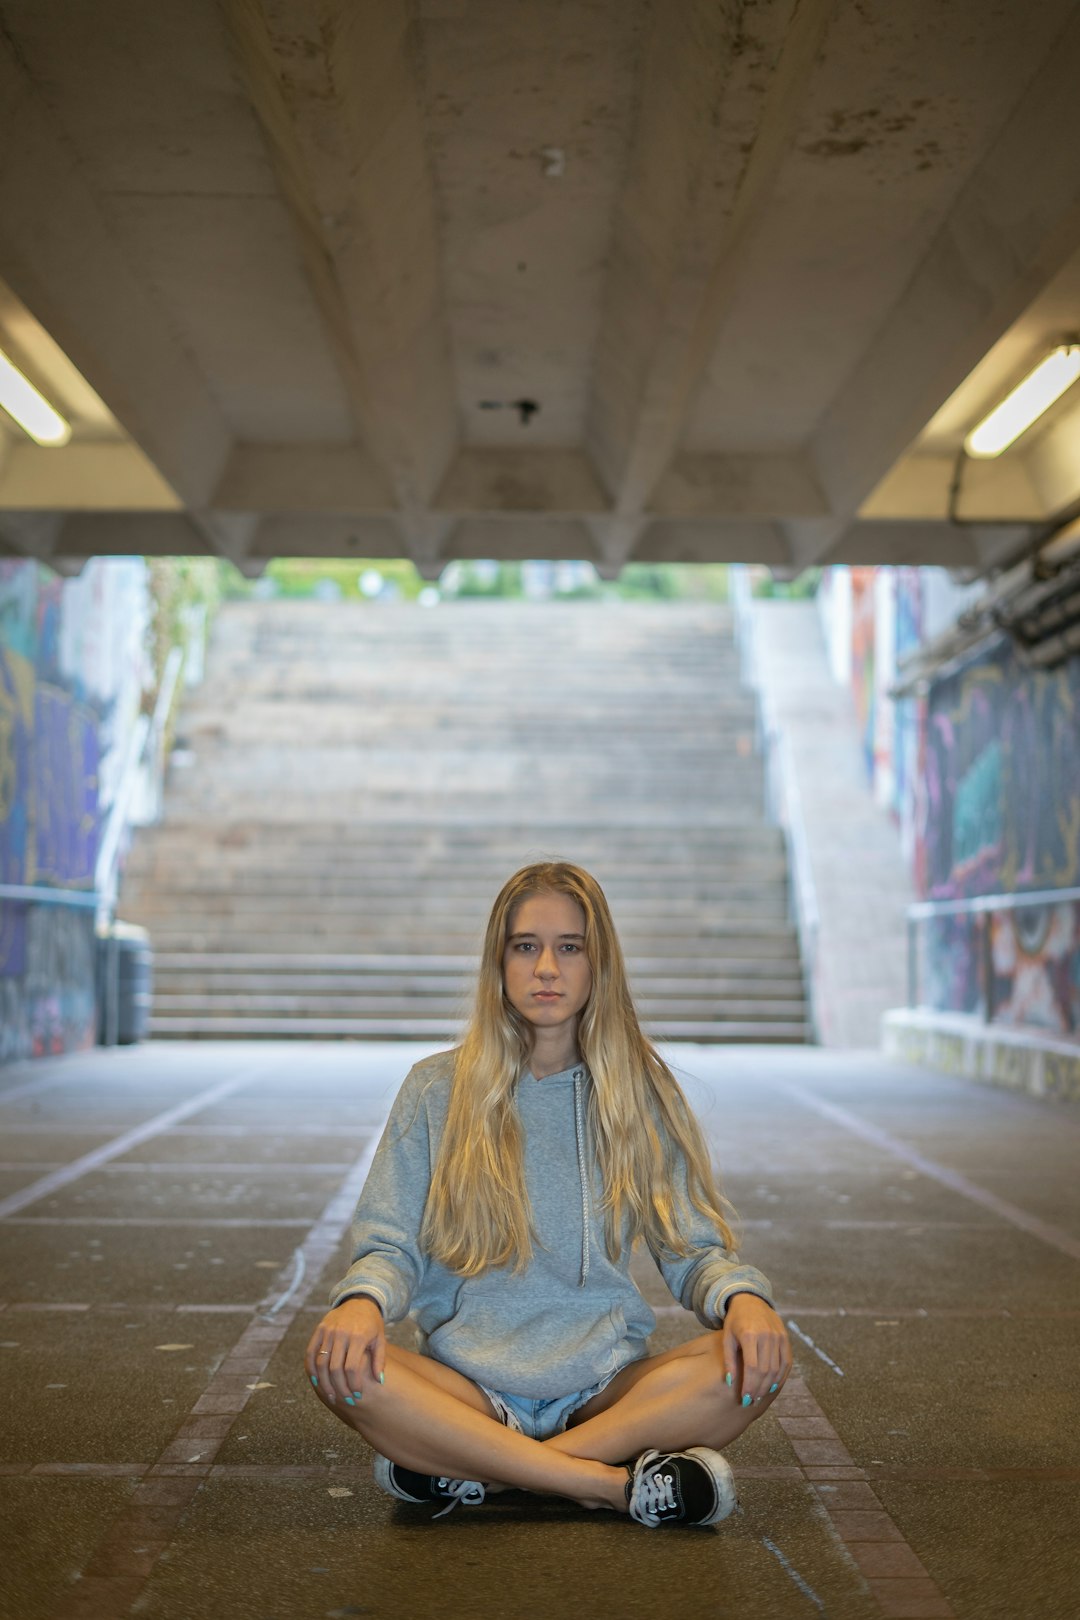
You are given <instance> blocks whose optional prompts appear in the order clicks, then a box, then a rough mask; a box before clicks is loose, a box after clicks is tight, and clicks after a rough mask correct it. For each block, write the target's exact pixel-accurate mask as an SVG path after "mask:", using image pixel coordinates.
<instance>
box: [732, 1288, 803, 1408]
mask: <svg viewBox="0 0 1080 1620" xmlns="http://www.w3.org/2000/svg"><path fill="white" fill-rule="evenodd" d="M723 1339H724V1367H725V1370H726V1371H727V1372H728V1373H729V1374H730V1382H731V1386H732V1388H733V1389H734V1391H735V1395H736V1398H737V1399H738V1400H739V1402H740V1403H742V1402H743V1400H744V1397H745V1396H747V1395H749V1396H750V1399H751V1401H760V1400H761V1398H762V1396H764V1395H771V1394H773V1393H774V1388H773V1386H774V1385H775V1386H777V1387H778V1388H782V1387H783V1384H784V1380H785V1379H786V1378H787V1376H788V1373H790V1371H791V1344H790V1341H789V1340H788V1336H787V1329H786V1328H785V1327H784V1324H783V1322H781V1320H780V1318H779V1317H778V1316H777V1314H776V1312H775V1311H774V1310H773V1308H772V1306H771V1305H767V1304H766V1303H765V1301H764V1300H763V1299H759V1298H758V1296H757V1295H756V1294H736V1295H735V1298H734V1299H733V1300H732V1301H731V1304H730V1305H729V1306H728V1308H727V1311H726V1313H725V1315H724V1327H723Z"/></svg>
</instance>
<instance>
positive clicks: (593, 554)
mask: <svg viewBox="0 0 1080 1620" xmlns="http://www.w3.org/2000/svg"><path fill="white" fill-rule="evenodd" d="M441 555H442V559H443V561H444V562H449V561H451V560H453V559H456V558H475V557H498V558H501V559H504V560H506V561H511V562H525V561H527V560H528V559H529V558H533V557H545V558H551V559H552V560H554V561H562V560H568V561H575V562H576V561H585V562H597V563H599V562H602V561H603V560H604V559H603V557H602V556H601V553H600V551H599V549H598V548H597V545H596V542H595V540H594V539H593V537H592V535H591V534H590V533H589V529H588V527H587V526H586V525H585V524H584V523H583V522H579V521H577V520H576V519H573V518H538V517H520V518H515V517H502V518H499V517H489V518H463V519H462V521H461V522H460V523H458V524H457V525H456V526H455V528H454V530H453V533H452V534H451V535H449V536H448V538H447V539H446V541H445V542H444V545H443V549H442V553H441Z"/></svg>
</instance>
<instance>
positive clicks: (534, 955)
mask: <svg viewBox="0 0 1080 1620" xmlns="http://www.w3.org/2000/svg"><path fill="white" fill-rule="evenodd" d="M503 986H504V988H505V990H506V996H507V1000H508V1001H509V1002H510V1005H511V1006H512V1007H513V1008H514V1009H515V1011H516V1012H519V1013H520V1014H521V1016H522V1017H523V1018H527V1019H528V1021H529V1023H530V1024H532V1025H534V1026H535V1028H536V1029H537V1030H538V1031H539V1030H542V1029H557V1028H560V1027H561V1026H562V1025H564V1024H567V1023H569V1022H570V1021H571V1020H573V1022H574V1025H575V1027H576V1024H577V1019H578V1017H579V1015H580V1013H581V1010H582V1008H583V1007H584V1005H585V1003H586V1002H587V1001H588V999H589V992H590V991H591V990H592V969H591V968H590V966H589V959H588V957H587V956H586V954H585V913H584V912H583V911H582V909H581V907H580V906H579V905H578V903H577V901H576V900H571V898H570V896H569V895H566V894H534V895H532V896H530V898H529V899H528V900H522V901H521V902H520V904H519V905H517V906H515V908H514V910H513V911H512V912H511V914H510V927H509V931H508V933H507V938H506V949H505V950H504V952H503Z"/></svg>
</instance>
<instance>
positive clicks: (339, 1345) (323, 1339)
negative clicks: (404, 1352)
mask: <svg viewBox="0 0 1080 1620" xmlns="http://www.w3.org/2000/svg"><path fill="white" fill-rule="evenodd" d="M304 1365H305V1366H306V1367H307V1370H308V1376H309V1377H310V1379H311V1382H312V1383H313V1384H314V1385H315V1386H316V1388H317V1389H318V1391H319V1393H320V1394H321V1395H323V1396H325V1398H326V1399H327V1400H328V1401H333V1402H335V1403H336V1402H337V1401H338V1400H342V1401H344V1402H345V1404H346V1405H347V1406H355V1405H356V1402H357V1400H358V1399H359V1398H360V1397H361V1396H362V1395H363V1379H364V1378H365V1377H367V1378H371V1379H377V1380H378V1382H379V1383H380V1384H381V1383H382V1381H383V1373H384V1371H385V1369H386V1329H385V1327H384V1325H383V1317H382V1311H380V1309H379V1307H378V1305H376V1303H375V1301H374V1300H373V1299H369V1298H368V1297H367V1295H356V1296H354V1297H353V1298H352V1299H346V1300H343V1301H342V1303H341V1304H340V1305H336V1306H335V1307H334V1309H333V1310H332V1311H328V1312H327V1313H326V1315H325V1316H324V1317H323V1319H322V1321H321V1322H320V1323H319V1325H318V1327H317V1328H316V1329H315V1331H314V1333H313V1334H312V1335H311V1339H310V1341H309V1343H308V1347H307V1352H306V1354H305V1356H304Z"/></svg>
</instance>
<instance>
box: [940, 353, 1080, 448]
mask: <svg viewBox="0 0 1080 1620" xmlns="http://www.w3.org/2000/svg"><path fill="white" fill-rule="evenodd" d="M1077 377H1080V343H1062V344H1059V345H1058V347H1057V348H1056V349H1052V350H1051V352H1050V353H1049V354H1048V355H1047V356H1046V358H1045V359H1043V360H1040V361H1039V364H1038V365H1037V366H1036V367H1035V369H1034V371H1029V372H1028V374H1027V376H1026V377H1025V378H1024V380H1023V382H1020V383H1017V385H1016V387H1015V388H1014V389H1013V391H1012V393H1011V394H1007V395H1006V396H1005V398H1004V399H1003V400H1002V402H1001V404H1000V405H998V406H996V407H995V408H994V410H992V411H991V412H990V415H989V416H987V417H984V418H983V420H982V421H981V422H980V423H979V425H978V427H976V428H973V429H972V431H971V432H970V433H969V434H968V436H967V438H966V439H965V440H964V449H965V450H966V451H967V453H968V455H969V456H981V457H983V458H989V457H990V456H1000V454H1001V452H1002V451H1003V450H1007V449H1008V447H1009V445H1010V444H1012V443H1013V441H1014V440H1015V439H1018V438H1019V437H1020V435H1021V433H1026V432H1027V430H1028V428H1029V427H1030V426H1031V424H1032V423H1033V422H1037V421H1038V419H1039V417H1040V416H1041V415H1042V414H1043V412H1044V411H1048V410H1049V409H1050V407H1051V405H1052V404H1053V403H1054V401H1055V400H1056V399H1060V398H1061V396H1062V394H1063V393H1064V392H1065V390H1066V388H1068V387H1070V386H1071V384H1072V383H1074V382H1075V381H1076V379H1077Z"/></svg>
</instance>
